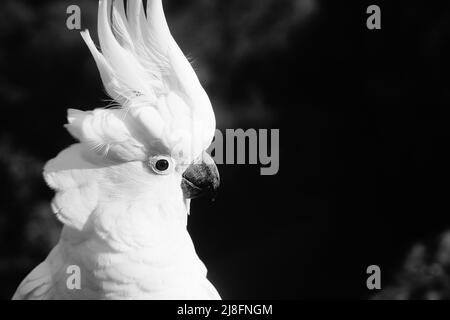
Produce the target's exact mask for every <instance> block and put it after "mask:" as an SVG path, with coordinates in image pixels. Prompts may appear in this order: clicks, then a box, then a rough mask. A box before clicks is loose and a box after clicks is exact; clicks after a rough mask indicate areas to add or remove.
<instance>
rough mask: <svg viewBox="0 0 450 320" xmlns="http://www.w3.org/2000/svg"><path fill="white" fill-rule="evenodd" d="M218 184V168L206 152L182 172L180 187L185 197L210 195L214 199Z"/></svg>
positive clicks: (192, 197)
mask: <svg viewBox="0 0 450 320" xmlns="http://www.w3.org/2000/svg"><path fill="white" fill-rule="evenodd" d="M219 185H220V176H219V170H218V169H217V166H216V164H215V162H214V160H213V159H212V158H211V156H210V155H209V154H208V153H207V152H203V154H202V155H201V156H200V158H199V159H198V160H196V161H194V163H192V164H191V165H190V166H189V167H188V168H187V169H186V171H185V172H184V173H183V176H182V181H181V189H182V190H183V194H184V197H185V199H194V198H198V197H201V196H204V195H211V197H212V198H213V199H214V197H215V195H216V192H217V189H218V188H219Z"/></svg>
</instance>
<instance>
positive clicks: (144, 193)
mask: <svg viewBox="0 0 450 320" xmlns="http://www.w3.org/2000/svg"><path fill="white" fill-rule="evenodd" d="M125 7H126V8H125ZM98 35H99V41H100V51H99V50H98V49H97V48H96V46H95V44H94V42H93V41H92V39H91V37H90V35H89V32H88V31H83V32H82V37H83V39H84V41H85V42H86V44H87V46H88V48H89V50H90V51H91V53H92V55H93V57H94V59H95V62H96V64H97V67H98V69H99V71H100V75H101V78H102V82H103V84H104V87H105V89H106V92H107V93H108V95H109V96H110V97H111V98H112V104H111V106H109V108H104V109H96V110H93V111H87V112H84V111H78V110H73V109H71V110H69V112H68V124H67V125H66V128H67V129H68V131H69V132H70V133H71V134H72V135H73V136H74V137H75V138H76V139H78V140H79V141H80V144H77V145H75V146H72V147H71V148H68V149H66V150H65V151H63V152H62V153H61V154H60V155H59V156H58V157H57V158H55V159H53V160H51V161H49V163H48V164H47V166H46V169H45V174H44V175H45V178H46V180H47V182H48V183H49V185H50V186H51V187H52V188H54V189H55V190H56V191H57V195H56V197H55V200H54V202H53V205H54V207H55V209H54V210H55V212H56V213H57V214H59V216H60V219H61V220H63V222H65V223H68V224H71V225H72V226H73V225H75V226H76V227H77V228H83V227H84V225H85V223H86V221H87V220H88V219H89V218H90V217H89V215H90V213H91V212H93V211H95V210H96V208H97V209H98V207H99V206H100V205H101V204H104V203H108V202H109V203H111V202H113V203H114V202H115V203H120V204H123V203H126V204H127V205H129V206H133V205H135V204H136V203H138V202H140V203H141V204H142V203H145V204H146V205H149V206H161V203H171V204H170V205H171V206H177V205H178V204H179V203H180V202H181V203H183V201H184V202H185V205H189V204H188V200H187V199H190V198H193V197H196V196H199V195H201V194H203V193H205V192H207V191H215V189H216V188H217V187H218V184H219V176H218V171H217V168H216V166H215V164H214V161H213V160H212V159H211V157H210V156H209V155H208V154H207V153H206V152H205V150H206V149H207V148H208V147H209V145H210V143H211V141H212V139H213V137H214V132H215V117H214V112H213V109H212V106H211V102H210V100H209V98H208V96H207V94H206V92H205V90H204V89H203V87H202V86H201V84H200V82H199V80H198V78H197V76H196V74H195V72H194V70H193V69H192V67H191V65H190V63H189V62H188V60H187V59H186V57H185V56H184V54H183V53H182V51H181V50H180V48H179V47H178V45H177V44H176V42H175V40H174V39H173V37H172V35H171V33H170V31H169V28H168V26H167V23H166V20H165V17H164V12H163V7H162V3H161V0H148V1H147V8H146V10H145V9H144V7H143V4H142V1H138V0H132V1H130V0H129V1H127V5H126V6H125V3H124V1H123V0H116V1H111V0H100V2H99V12H98ZM142 199H145V201H143V202H142V201H140V200H142ZM138 200H139V201H138ZM77 201H78V202H80V203H77ZM83 210H84V211H85V213H84V214H83V213H82V212H83ZM70 211H74V212H70ZM75 211H76V212H75ZM81 217H84V218H81Z"/></svg>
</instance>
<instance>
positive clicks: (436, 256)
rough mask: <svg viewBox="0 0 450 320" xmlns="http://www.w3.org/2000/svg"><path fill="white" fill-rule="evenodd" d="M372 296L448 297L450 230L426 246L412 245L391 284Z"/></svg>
mask: <svg viewBox="0 0 450 320" xmlns="http://www.w3.org/2000/svg"><path fill="white" fill-rule="evenodd" d="M374 299H377V300H450V231H447V232H445V233H444V234H442V235H441V236H440V237H439V239H438V240H437V241H433V243H432V244H430V245H428V246H427V245H425V244H417V245H415V246H414V247H413V248H412V249H411V251H410V252H409V254H408V256H407V258H406V260H405V262H404V266H403V269H402V270H401V271H400V272H399V274H398V275H397V279H396V281H395V282H394V284H391V285H388V286H387V287H384V288H383V290H382V291H381V293H380V294H378V295H376V296H375V297H374Z"/></svg>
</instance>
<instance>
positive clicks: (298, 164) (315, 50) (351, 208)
mask: <svg viewBox="0 0 450 320" xmlns="http://www.w3.org/2000/svg"><path fill="white" fill-rule="evenodd" d="M70 4H77V5H79V6H80V7H81V10H82V27H83V28H89V29H90V30H91V34H93V35H95V34H96V32H95V30H96V27H95V24H96V7H97V2H96V1H92V0H72V1H61V0H58V1H56V0H52V1H50V0H46V1H43V0H41V1H39V2H38V3H37V2H36V1H31V0H29V1H26V0H3V1H2V2H1V4H0V110H1V115H0V186H1V193H0V283H1V285H0V298H3V299H8V298H10V297H11V296H12V294H13V293H14V290H15V288H16V287H17V285H18V284H19V283H20V281H21V280H22V279H23V277H25V276H26V274H28V272H30V271H31V270H32V268H33V267H34V266H36V265H37V264H38V263H39V262H40V261H42V260H43V259H45V257H46V256H47V254H48V252H49V250H50V249H51V248H52V246H53V245H54V244H55V243H56V241H57V239H58V236H59V228H60V226H59V224H58V222H57V221H56V219H55V218H54V216H53V214H52V213H51V211H50V208H49V203H50V200H51V198H52V192H51V191H50V190H49V189H48V188H47V187H46V186H45V183H44V181H43V180H42V178H41V171H42V166H43V165H44V163H45V161H47V160H48V159H51V158H52V157H54V156H55V155H56V154H57V153H58V152H59V151H60V150H62V149H63V148H65V147H67V146H68V145H69V144H71V143H73V142H74V140H73V138H71V136H70V135H69V134H68V133H67V132H66V131H65V130H64V128H63V124H64V123H65V121H66V109H67V108H78V109H84V110H88V109H93V108H96V107H102V106H104V105H105V102H104V101H103V100H104V99H105V98H106V96H105V95H104V93H103V89H102V86H101V81H100V77H99V75H98V72H97V69H96V67H95V64H94V62H93V59H92V58H91V56H90V53H89V51H88V49H87V48H86V46H85V45H84V43H83V42H82V40H81V37H80V36H79V33H78V32H77V31H70V30H68V29H67V28H66V26H65V24H66V18H67V15H66V8H67V6H69V5H70ZM369 4H378V5H379V6H380V7H381V10H382V30H376V31H369V30H367V28H366V18H367V17H368V15H367V14H366V8H367V6H368V5H369ZM165 8H166V14H167V17H168V21H169V25H170V27H171V30H172V32H173V34H174V37H175V39H177V41H178V43H179V45H180V47H181V48H182V49H183V50H184V52H185V53H187V54H188V55H189V56H190V57H192V58H193V60H194V66H195V68H196V70H197V72H198V75H199V77H200V79H201V81H202V83H203V84H204V86H205V88H206V90H207V91H208V93H209V95H210V98H211V100H212V102H213V105H214V109H215V112H216V118H217V122H218V127H219V129H222V130H224V129H226V128H231V129H237V128H244V129H247V128H256V129H259V128H261V129H265V128H267V129H270V128H279V129H280V134H281V145H280V149H281V150H280V152H281V160H280V172H279V174H278V175H276V176H260V175H259V167H258V166H246V165H222V166H220V168H219V169H220V172H221V176H222V187H221V191H220V194H219V197H218V198H217V200H216V201H215V202H213V203H211V202H209V201H208V200H206V199H203V200H196V201H194V202H193V206H192V210H191V212H192V215H191V216H190V221H189V230H190V233H191V235H192V238H193V240H194V243H195V244H196V248H197V251H198V253H199V255H200V257H201V258H202V260H203V261H204V262H205V264H206V265H207V267H208V269H209V277H210V279H211V280H212V282H213V283H214V284H215V285H216V287H217V288H218V290H219V292H220V293H221V294H222V296H223V297H224V298H234V299H240V298H251V299H257V298H264V299H265V298H275V299H312V298H321V299H324V298H327V299H349V298H352V299H354V298H356V299H365V298H372V297H374V296H375V297H378V298H388V299H391V298H406V299H412V298H448V297H449V292H450V289H449V288H450V285H449V283H450V281H449V277H448V276H447V274H448V273H449V266H450V258H449V257H450V240H449V236H448V235H447V234H446V233H445V232H446V230H447V229H450V216H449V202H448V191H449V186H448V181H449V176H450V170H449V168H448V164H449V163H450V161H449V160H450V159H449V155H448V152H447V148H448V140H449V129H448V125H447V124H448V122H449V116H450V112H449V105H450V63H449V60H450V3H447V4H445V3H441V2H434V3H433V2H430V1H427V2H425V1H421V2H411V1H408V2H407V1H395V3H394V1H390V2H388V1H373V2H370V3H367V4H366V3H364V2H363V1H361V2H359V4H357V5H350V2H348V3H347V4H345V5H344V3H343V2H342V1H341V2H338V1H331V0H329V1H324V0H244V1H243V0H227V1H221V0H195V1H193V0H190V1H180V0H176V1H174V0H172V1H169V0H166V1H165ZM372 264H376V265H379V266H380V267H381V270H382V286H383V288H384V289H383V290H382V291H381V292H379V293H378V294H377V295H374V292H370V291H368V290H367V288H366V278H367V275H366V268H367V267H368V266H369V265H372Z"/></svg>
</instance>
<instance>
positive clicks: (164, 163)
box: [149, 156, 175, 174]
mask: <svg viewBox="0 0 450 320" xmlns="http://www.w3.org/2000/svg"><path fill="white" fill-rule="evenodd" d="M149 163H150V167H151V168H152V170H153V171H154V172H155V173H157V174H169V173H171V172H172V171H173V168H174V167H175V165H174V161H173V159H172V158H171V157H168V156H155V157H152V158H150V160H149Z"/></svg>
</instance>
